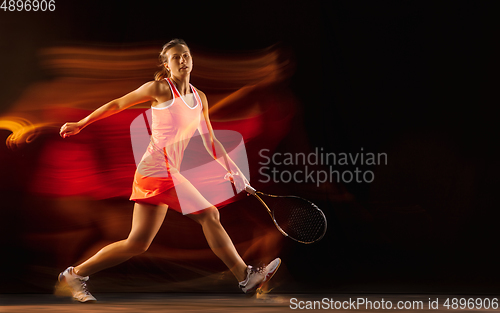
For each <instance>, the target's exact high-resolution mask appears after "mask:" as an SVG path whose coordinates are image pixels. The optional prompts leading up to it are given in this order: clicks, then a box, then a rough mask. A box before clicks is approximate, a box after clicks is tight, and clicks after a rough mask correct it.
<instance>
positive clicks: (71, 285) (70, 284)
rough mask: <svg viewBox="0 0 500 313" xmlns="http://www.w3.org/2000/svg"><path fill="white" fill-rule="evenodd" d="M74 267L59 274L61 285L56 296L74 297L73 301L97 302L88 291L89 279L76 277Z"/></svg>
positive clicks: (57, 287) (57, 288) (58, 286)
mask: <svg viewBox="0 0 500 313" xmlns="http://www.w3.org/2000/svg"><path fill="white" fill-rule="evenodd" d="M73 269H74V268H73V267H71V266H70V267H68V268H67V269H66V270H65V271H64V272H62V273H61V274H59V278H58V280H59V283H58V285H57V286H56V294H58V295H69V294H71V296H72V297H73V300H76V301H79V302H90V301H96V298H94V296H92V294H90V292H89V291H88V290H87V284H86V282H87V281H88V280H89V277H88V276H87V277H82V276H79V275H76V274H75V273H74V272H73Z"/></svg>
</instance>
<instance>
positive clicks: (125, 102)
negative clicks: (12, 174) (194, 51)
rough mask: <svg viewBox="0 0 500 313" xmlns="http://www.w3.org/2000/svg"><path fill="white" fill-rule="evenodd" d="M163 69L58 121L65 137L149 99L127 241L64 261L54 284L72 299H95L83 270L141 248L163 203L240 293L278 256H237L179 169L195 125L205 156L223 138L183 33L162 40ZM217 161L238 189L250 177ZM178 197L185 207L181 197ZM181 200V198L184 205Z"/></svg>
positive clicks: (269, 271) (265, 276) (270, 269)
mask: <svg viewBox="0 0 500 313" xmlns="http://www.w3.org/2000/svg"><path fill="white" fill-rule="evenodd" d="M159 59H160V63H161V70H160V71H159V72H157V73H156V75H155V81H151V82H148V83H145V84H144V85H142V86H141V87H139V88H138V89H136V90H134V91H132V92H130V93H128V94H126V95H125V96H123V97H121V98H118V99H115V100H113V101H111V102H109V103H107V104H105V105H103V106H101V107H100V108H98V109H97V110H95V111H94V112H92V113H91V114H90V115H88V116H87V117H85V118H84V119H82V120H80V121H79V122H75V123H66V124H64V125H63V126H62V127H61V130H60V135H61V136H62V137H63V138H67V137H70V136H73V135H76V134H78V133H79V132H80V131H81V130H82V129H84V128H85V127H86V126H88V125H89V124H91V123H93V122H95V121H98V120H101V119H103V118H106V117H108V116H111V115H113V114H116V113H118V112H120V111H122V110H125V109H126V108H129V107H131V106H133V105H136V104H139V103H143V102H146V101H150V102H151V104H152V105H151V106H152V127H151V128H152V129H151V130H152V136H151V142H150V144H149V146H148V148H147V151H146V152H145V154H144V156H143V158H142V160H141V162H140V163H139V165H138V167H137V170H136V173H135V176H134V181H133V188H132V196H131V198H130V199H131V200H133V201H135V205H134V212H133V218H132V227H131V230H130V234H129V236H128V238H127V239H124V240H121V241H118V242H115V243H112V244H109V245H107V246H105V247H104V248H102V249H101V250H100V251H99V252H97V253H96V254H95V255H94V256H92V257H90V258H89V259H87V260H86V261H84V262H83V263H81V264H79V265H77V266H74V267H73V266H70V267H68V268H67V269H66V270H65V271H63V272H62V273H61V274H60V275H59V279H58V280H59V283H58V288H65V289H67V290H68V291H70V292H71V294H72V297H73V299H74V300H77V301H80V302H87V301H95V300H96V299H95V298H94V297H93V296H92V294H91V293H90V292H89V291H88V290H87V287H86V283H85V282H86V281H87V280H88V279H89V275H91V274H93V273H96V272H98V271H101V270H103V269H106V268H109V267H111V266H114V265H117V264H120V263H122V262H124V261H126V260H128V259H130V258H131V257H133V256H136V255H138V254H141V253H143V252H145V251H146V250H147V249H148V247H149V246H150V244H151V242H152V241H153V238H154V237H155V236H156V234H157V232H158V230H159V228H160V226H161V225H162V223H163V220H164V218H165V215H166V213H167V209H168V208H172V209H174V210H176V211H178V212H181V211H184V212H186V210H187V212H192V213H190V214H187V216H189V217H190V218H192V219H193V220H194V221H196V222H198V223H199V224H200V225H201V227H202V229H203V233H204V235H205V238H206V240H207V242H208V244H209V246H210V248H211V249H212V251H213V252H214V253H215V254H216V255H217V256H218V257H219V258H220V259H221V260H222V261H223V262H224V263H225V264H226V266H227V267H228V268H229V269H230V270H231V272H232V273H233V274H234V276H235V277H236V279H237V280H238V282H239V287H240V288H241V289H242V291H243V292H245V293H254V292H255V291H256V290H257V289H258V288H259V287H260V286H262V285H263V284H264V283H265V282H266V281H268V280H269V279H270V278H271V277H272V276H273V275H274V273H275V272H276V270H277V269H278V267H279V265H280V263H281V260H280V259H279V258H276V259H275V260H273V261H272V262H271V263H269V264H268V265H267V266H264V267H259V268H256V267H252V266H251V265H247V264H246V263H245V262H244V261H243V259H242V258H241V257H240V255H239V254H238V252H237V251H236V248H235V247H234V244H233V243H232V241H231V239H230V237H229V236H228V234H227V233H226V231H225V230H224V228H223V227H222V225H221V223H220V220H219V211H218V209H217V208H216V207H215V206H213V205H212V204H210V203H209V202H208V201H207V200H206V199H205V198H204V197H203V196H202V195H201V194H200V193H199V192H198V190H197V189H196V188H195V187H194V186H193V185H192V184H191V183H190V182H189V181H188V180H187V179H185V178H184V177H183V176H182V175H181V174H180V173H179V169H180V165H181V161H182V156H183V152H184V149H185V148H186V146H187V143H188V142H189V139H190V138H191V137H192V136H193V134H194V132H195V131H196V129H198V130H199V131H200V133H202V132H203V130H202V129H204V130H205V131H204V133H206V134H207V136H208V138H204V140H203V141H204V145H205V147H206V149H207V151H208V153H209V154H211V155H212V156H213V157H214V158H216V156H215V154H217V153H218V154H219V155H220V154H224V155H226V154H225V150H224V148H223V146H222V145H221V143H220V142H219V141H218V140H217V139H216V138H215V137H214V134H213V130H212V126H211V124H210V120H209V116H208V102H207V97H206V96H205V94H204V93H203V92H201V91H200V90H198V89H196V88H194V87H193V86H192V85H191V84H190V83H189V81H190V73H191V71H192V69H193V59H192V56H191V52H190V50H189V48H188V46H187V45H186V43H185V42H184V41H183V40H181V39H174V40H171V41H170V42H168V43H167V44H166V45H165V46H164V47H163V50H162V51H161V53H160V56H159ZM225 159H226V162H220V163H221V166H223V167H224V168H225V169H226V170H227V171H228V173H231V174H232V182H233V183H234V185H235V187H236V188H237V189H238V190H244V189H245V184H246V183H248V181H247V180H246V178H245V176H244V175H243V173H242V172H241V171H239V169H238V167H237V166H236V164H234V162H233V161H232V160H231V159H230V158H229V157H225ZM179 194H182V195H183V197H186V198H187V199H189V201H185V200H186V199H183V201H182V203H183V206H188V207H187V208H186V207H183V208H182V210H181V207H180V206H181V205H180V202H179V198H178V197H179V196H178V195H179ZM186 203H187V204H186Z"/></svg>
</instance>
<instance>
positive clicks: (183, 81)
mask: <svg viewBox="0 0 500 313" xmlns="http://www.w3.org/2000/svg"><path fill="white" fill-rule="evenodd" d="M170 80H172V82H173V83H174V84H175V87H177V90H178V91H179V93H180V94H181V96H183V95H185V94H188V93H190V92H191V89H190V88H189V75H186V76H183V77H173V76H172V77H171V78H170Z"/></svg>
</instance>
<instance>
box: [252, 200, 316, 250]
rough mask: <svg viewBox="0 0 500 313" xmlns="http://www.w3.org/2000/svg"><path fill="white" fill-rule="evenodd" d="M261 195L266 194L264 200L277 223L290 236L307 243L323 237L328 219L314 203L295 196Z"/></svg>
mask: <svg viewBox="0 0 500 313" xmlns="http://www.w3.org/2000/svg"><path fill="white" fill-rule="evenodd" d="M261 196H264V201H265V202H266V203H267V204H268V206H269V207H270V208H271V210H272V213H273V218H274V220H275V222H276V224H277V225H279V227H280V228H281V229H282V230H283V231H284V232H285V233H286V234H287V235H288V236H289V237H291V238H293V239H295V240H297V241H300V242H305V243H309V242H314V241H317V240H319V239H321V238H322V237H323V235H324V233H325V231H326V219H325V216H324V215H323V212H321V210H319V209H318V207H317V206H316V205H314V204H313V203H311V202H309V201H307V200H305V199H302V198H299V197H294V196H271V195H266V194H263V195H261Z"/></svg>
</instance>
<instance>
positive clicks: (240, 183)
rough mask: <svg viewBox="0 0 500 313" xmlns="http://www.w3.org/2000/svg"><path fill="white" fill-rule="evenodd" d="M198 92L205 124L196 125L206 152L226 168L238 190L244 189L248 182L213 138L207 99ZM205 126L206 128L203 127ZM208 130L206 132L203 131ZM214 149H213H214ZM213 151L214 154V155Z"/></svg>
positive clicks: (218, 142) (222, 147)
mask: <svg viewBox="0 0 500 313" xmlns="http://www.w3.org/2000/svg"><path fill="white" fill-rule="evenodd" d="M198 93H199V94H200V98H201V101H202V103H203V119H204V122H203V121H202V123H204V124H205V125H200V126H199V127H198V131H199V132H200V134H201V138H202V140H203V144H204V146H205V148H206V149H207V151H208V153H209V154H210V155H211V156H212V157H213V158H214V159H215V160H216V161H217V162H219V164H220V165H222V167H224V168H225V169H226V171H227V172H228V173H232V174H233V179H234V183H235V185H236V187H237V188H238V189H240V190H244V189H245V184H248V180H247V179H246V177H245V175H244V174H243V172H242V171H241V170H240V169H239V168H238V166H237V165H236V163H234V161H233V160H231V158H230V157H229V155H228V154H227V152H226V149H224V146H223V145H222V144H221V143H220V141H219V140H217V138H215V135H214V131H213V128H212V124H211V123H210V118H209V116H208V100H207V97H206V96H205V94H204V93H203V92H201V91H199V90H198ZM204 127H206V129H204ZM205 130H208V133H207V132H206V131H205ZM214 150H215V151H214ZM214 153H215V155H214Z"/></svg>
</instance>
